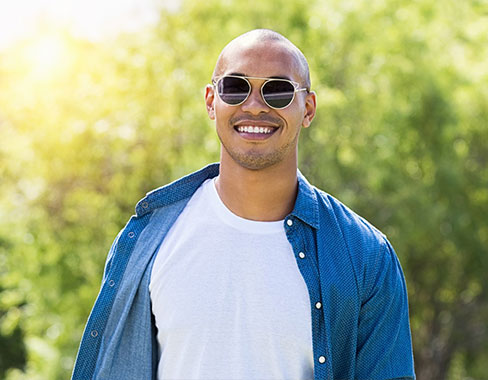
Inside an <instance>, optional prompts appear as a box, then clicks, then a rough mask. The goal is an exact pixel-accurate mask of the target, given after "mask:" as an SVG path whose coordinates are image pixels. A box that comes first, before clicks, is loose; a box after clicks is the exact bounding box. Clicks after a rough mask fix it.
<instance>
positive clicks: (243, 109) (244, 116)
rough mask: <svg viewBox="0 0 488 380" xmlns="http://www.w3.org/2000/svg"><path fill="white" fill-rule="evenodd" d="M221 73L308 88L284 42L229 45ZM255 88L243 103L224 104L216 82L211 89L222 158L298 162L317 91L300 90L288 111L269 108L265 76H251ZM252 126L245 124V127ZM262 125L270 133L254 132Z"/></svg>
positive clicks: (254, 165) (262, 164)
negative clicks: (287, 81)
mask: <svg viewBox="0 0 488 380" xmlns="http://www.w3.org/2000/svg"><path fill="white" fill-rule="evenodd" d="M220 65H221V66H220V70H218V71H219V76H221V75H226V74H227V75H230V74H234V75H243V76H250V77H265V78H270V77H283V78H287V79H290V80H292V81H295V82H298V83H300V87H303V79H302V77H301V72H300V66H299V63H298V60H297V58H296V57H295V56H294V55H293V53H291V52H290V50H288V48H287V47H286V46H285V45H283V44H282V43H279V42H275V41H271V42H266V43H263V42H257V43H250V44H239V46H232V47H230V49H227V50H226V52H225V54H224V56H223V58H222V60H221V62H220ZM249 82H250V83H251V86H252V89H251V93H250V94H249V97H248V98H247V99H246V101H245V102H244V103H242V104H240V105H238V106H232V105H228V104H226V103H224V102H223V101H222V100H221V99H220V98H219V96H218V95H217V94H216V90H215V89H214V88H213V87H212V86H208V87H207V89H206V94H205V99H206V105H207V111H208V113H209V116H210V118H211V119H212V120H215V123H216V129H217V134H218V136H219V139H220V141H221V143H222V147H223V149H222V154H221V160H222V161H224V160H228V159H231V160H233V161H234V162H235V163H237V164H238V165H240V166H242V167H245V168H248V169H253V170H259V169H264V168H267V167H270V166H272V165H276V164H278V163H284V164H292V165H296V159H297V158H296V157H297V143H298V136H299V133H300V129H301V127H302V126H304V127H308V126H309V124H310V122H311V120H312V118H313V116H314V113H315V94H314V93H307V92H305V91H303V92H297V93H296V94H295V99H294V100H293V102H292V103H291V104H290V105H289V106H288V107H286V108H284V109H273V108H270V107H269V106H268V105H267V104H266V103H265V102H264V100H263V99H262V97H261V86H262V85H263V83H264V82H265V81H264V80H261V79H249ZM245 126H246V127H248V128H244V127H245ZM249 127H261V128H263V129H264V130H266V131H267V132H268V133H249V132H246V131H243V129H247V130H248V131H249Z"/></svg>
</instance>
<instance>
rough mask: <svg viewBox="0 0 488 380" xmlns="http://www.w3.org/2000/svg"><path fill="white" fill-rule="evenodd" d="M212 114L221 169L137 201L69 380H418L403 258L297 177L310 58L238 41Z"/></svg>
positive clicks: (258, 36) (262, 38) (264, 38)
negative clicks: (298, 149)
mask: <svg viewBox="0 0 488 380" xmlns="http://www.w3.org/2000/svg"><path fill="white" fill-rule="evenodd" d="M205 104H206V107H207V111H208V115H209V117H210V119H212V120H214V121H215V124H216V130H217V134H218V136H219V139H220V141H221V145H222V149H221V157H220V165H219V164H213V165H210V166H208V167H205V168H203V169H202V170H200V171H198V172H196V173H193V174H191V175H189V176H187V177H184V178H182V179H180V180H178V181H176V182H174V183H172V184H170V185H167V186H165V187H162V188H160V189H157V190H155V191H153V192H151V193H149V194H148V195H147V196H146V197H145V198H144V199H143V200H141V201H140V202H139V203H138V205H137V206H136V215H135V216H133V217H132V218H131V219H130V221H129V222H128V223H127V225H126V226H125V228H124V229H123V230H122V231H121V233H120V234H119V235H118V237H117V238H116V240H115V242H114V244H113V246H112V248H111V250H110V252H109V255H108V258H107V263H106V268H105V273H104V278H103V283H102V288H101V291H100V294H99V296H98V299H97V301H96V303H95V306H94V308H93V310H92V313H91V315H90V318H89V320H88V323H87V326H86V329H85V332H84V335H83V339H82V342H81V347H80V350H79V353H78V357H77V362H76V365H75V368H74V372H73V379H76V380H78V379H117V380H120V379H160V380H162V379H246V380H252V379H330V380H339V379H344V380H349V379H351V380H352V379H363V380H380V379H413V378H414V376H415V375H414V371H413V358H412V348H411V338H410V328H409V320H408V304H407V294H406V287H405V282H404V278H403V274H402V270H401V268H400V264H399V262H398V259H397V257H396V255H395V253H394V251H393V248H392V247H391V246H390V244H389V242H388V241H387V240H386V238H385V236H384V235H383V234H381V232H379V231H378V230H377V229H375V228H374V227H373V226H371V225H370V224H368V223H367V222H366V221H365V220H364V219H362V218H360V217H359V216H357V215H356V214H354V213H353V212H352V211H350V210H349V209H348V208H346V207H345V206H344V205H342V204H341V203H340V202H339V201H337V200H336V199H334V198H332V197H331V196H330V195H328V194H326V193H324V192H323V191H321V190H318V189H316V188H315V187H313V186H311V185H310V184H309V183H308V182H307V181H306V179H305V178H304V177H303V176H302V175H301V174H300V172H298V170H297V143H298V136H299V134H300V131H301V128H302V127H304V128H307V127H309V126H310V123H311V122H312V120H313V118H314V115H315V110H316V95H315V93H314V92H312V91H311V90H310V78H309V71H308V64H307V61H306V59H305V57H304V56H303V54H302V53H301V52H300V50H299V49H298V48H297V47H295V46H294V45H293V44H292V43H291V42H290V41H289V40H287V39H286V38H285V37H283V36H281V35H280V34H278V33H276V32H273V31H270V30H253V31H251V32H248V33H246V34H244V35H241V36H239V37H238V38H236V39H234V40H233V41H231V42H230V43H229V44H228V45H227V46H226V47H225V48H224V50H223V51H222V53H221V54H220V56H219V58H218V61H217V64H216V67H215V70H214V73H213V78H212V85H208V86H207V88H206V92H205Z"/></svg>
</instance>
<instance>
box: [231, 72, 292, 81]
mask: <svg viewBox="0 0 488 380" xmlns="http://www.w3.org/2000/svg"><path fill="white" fill-rule="evenodd" d="M227 75H237V76H240V77H252V75H246V74H243V73H230V74H227ZM266 78H270V79H286V80H291V79H290V78H288V77H285V76H280V75H273V76H271V77H266Z"/></svg>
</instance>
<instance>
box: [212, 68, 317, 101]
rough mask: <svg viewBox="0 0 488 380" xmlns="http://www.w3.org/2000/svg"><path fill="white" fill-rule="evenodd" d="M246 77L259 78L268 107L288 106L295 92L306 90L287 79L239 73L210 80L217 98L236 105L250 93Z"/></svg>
mask: <svg viewBox="0 0 488 380" xmlns="http://www.w3.org/2000/svg"><path fill="white" fill-rule="evenodd" d="M248 79H261V80H265V82H264V83H263V84H262V85H261V96H262V98H263V100H264V102H265V103H266V104H267V105H268V107H270V108H274V109H283V108H286V107H288V106H289V105H290V104H291V103H292V102H293V99H295V93H297V92H299V91H308V89H307V88H299V87H300V84H298V83H297V82H293V81H291V80H288V79H278V78H276V79H275V78H261V77H247V76H240V75H224V76H222V77H218V78H215V79H214V80H212V83H213V85H214V87H216V88H217V93H218V94H219V98H220V99H221V100H222V101H223V102H224V103H226V104H229V105H231V106H238V105H240V104H242V103H244V102H245V101H246V99H247V98H248V97H249V94H250V93H251V83H249V80H248Z"/></svg>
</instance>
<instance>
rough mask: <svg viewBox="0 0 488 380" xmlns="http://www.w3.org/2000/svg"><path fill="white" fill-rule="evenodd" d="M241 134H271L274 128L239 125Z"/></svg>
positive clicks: (238, 128)
mask: <svg viewBox="0 0 488 380" xmlns="http://www.w3.org/2000/svg"><path fill="white" fill-rule="evenodd" d="M237 130H238V131H239V132H246V133H271V132H272V131H273V128H269V127H257V126H252V125H239V126H238V127H237Z"/></svg>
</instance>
